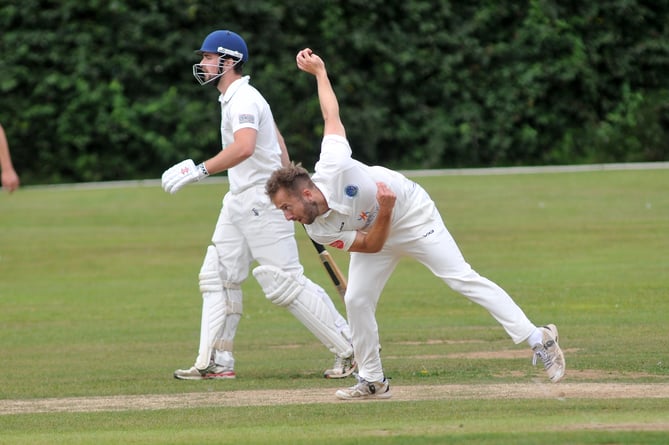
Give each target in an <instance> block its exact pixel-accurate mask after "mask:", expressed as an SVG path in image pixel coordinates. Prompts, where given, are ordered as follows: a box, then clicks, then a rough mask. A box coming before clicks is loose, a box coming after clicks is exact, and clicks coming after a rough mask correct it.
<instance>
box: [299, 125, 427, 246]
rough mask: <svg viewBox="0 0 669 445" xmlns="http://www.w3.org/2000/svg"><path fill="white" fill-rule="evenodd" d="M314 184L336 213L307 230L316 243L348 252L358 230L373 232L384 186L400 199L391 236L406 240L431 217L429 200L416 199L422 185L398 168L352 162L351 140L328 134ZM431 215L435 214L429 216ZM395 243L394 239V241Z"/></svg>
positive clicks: (317, 220)
mask: <svg viewBox="0 0 669 445" xmlns="http://www.w3.org/2000/svg"><path fill="white" fill-rule="evenodd" d="M314 170H315V172H314V175H313V176H312V178H311V179H312V180H313V181H314V183H315V184H316V186H317V187H318V188H319V190H320V191H321V192H322V193H323V195H324V196H325V199H326V200H327V203H328V206H329V207H330V210H328V211H327V212H326V213H324V214H323V215H320V216H319V217H317V218H316V219H315V220H314V222H313V223H312V224H309V225H307V226H306V228H307V232H308V233H309V236H310V237H311V238H312V239H314V240H315V241H317V242H319V243H321V244H324V245H329V246H332V247H334V248H337V249H343V250H348V249H349V248H350V247H351V245H352V244H353V242H354V241H355V236H356V231H358V230H362V231H365V230H368V229H369V227H371V226H372V225H373V224H374V221H375V220H376V216H377V214H378V211H379V205H378V203H377V202H376V189H377V187H376V183H377V182H383V183H385V184H386V185H387V186H388V187H390V189H391V190H392V191H393V192H395V194H396V195H397V200H396V201H395V208H394V209H393V215H392V227H391V233H390V237H393V236H401V233H402V230H403V229H409V228H411V227H415V226H417V225H420V224H422V223H423V222H424V221H426V220H427V219H428V216H431V212H427V214H426V212H424V211H423V210H424V207H423V205H424V204H425V202H423V200H422V199H421V200H418V201H417V200H416V199H415V197H414V193H413V192H414V191H415V190H416V188H417V184H416V183H415V182H413V181H411V180H409V179H408V178H406V177H405V176H404V175H402V174H400V173H398V172H395V171H393V170H390V169H387V168H384V167H379V166H368V165H365V164H363V163H362V162H359V161H356V160H355V159H353V158H351V147H350V146H349V143H348V141H347V140H346V138H344V137H341V136H338V135H326V136H325V137H324V138H323V142H322V144H321V155H320V159H319V161H318V162H317V163H316V166H315V168H314ZM428 214H429V215H428ZM389 239H390V238H389Z"/></svg>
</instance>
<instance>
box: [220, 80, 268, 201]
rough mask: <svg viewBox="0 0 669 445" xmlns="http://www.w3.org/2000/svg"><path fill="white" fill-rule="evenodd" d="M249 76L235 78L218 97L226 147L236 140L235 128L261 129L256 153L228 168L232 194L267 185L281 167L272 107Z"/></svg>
mask: <svg viewBox="0 0 669 445" xmlns="http://www.w3.org/2000/svg"><path fill="white" fill-rule="evenodd" d="M249 79H250V78H249V76H244V77H242V78H241V79H238V80H236V81H234V82H233V83H232V84H230V86H229V87H228V89H227V90H226V92H225V94H224V95H220V96H219V99H218V100H219V102H220V103H221V140H222V141H223V148H222V149H223V150H225V147H227V146H228V144H230V143H232V142H233V141H234V133H235V131H237V130H240V129H242V128H253V129H254V130H256V131H257V132H258V134H257V139H256V147H255V151H254V153H253V155H252V156H251V157H249V158H248V159H246V160H245V161H243V162H241V163H239V164H237V165H235V166H234V167H231V168H229V169H228V180H229V182H230V191H231V192H232V193H240V192H242V191H243V190H245V189H247V188H249V187H251V186H254V185H264V184H265V182H266V181H267V179H269V177H270V175H271V174H272V172H273V171H274V170H276V169H278V168H280V167H281V148H280V147H279V141H278V140H277V137H276V128H275V126H274V116H272V110H271V109H270V107H269V104H268V103H267V101H266V100H265V98H264V97H263V96H262V95H261V94H260V92H258V90H256V89H255V88H254V87H253V86H251V85H250V84H249Z"/></svg>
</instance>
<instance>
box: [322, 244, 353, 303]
mask: <svg viewBox="0 0 669 445" xmlns="http://www.w3.org/2000/svg"><path fill="white" fill-rule="evenodd" d="M318 256H319V258H320V259H321V263H323V267H325V271H326V272H327V273H328V275H329V276H330V279H331V280H332V283H333V284H334V285H335V287H336V288H337V293H339V296H340V297H341V301H344V295H346V286H347V284H348V283H347V282H346V277H344V274H343V273H342V272H341V270H339V267H337V263H335V262H334V259H333V258H332V256H331V255H330V253H329V252H328V251H327V250H325V249H323V251H322V252H319V253H318Z"/></svg>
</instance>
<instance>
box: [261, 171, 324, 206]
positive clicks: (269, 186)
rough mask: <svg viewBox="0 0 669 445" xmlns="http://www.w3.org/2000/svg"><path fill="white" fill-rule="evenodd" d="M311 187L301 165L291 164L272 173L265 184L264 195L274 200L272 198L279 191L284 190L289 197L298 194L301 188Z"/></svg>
mask: <svg viewBox="0 0 669 445" xmlns="http://www.w3.org/2000/svg"><path fill="white" fill-rule="evenodd" d="M313 187H314V183H313V181H312V180H311V177H310V176H309V172H308V171H307V170H306V169H305V168H304V167H302V164H299V163H298V164H295V163H294V162H291V163H290V165H288V166H286V167H281V168H280V169H278V170H275V171H274V172H272V175H271V176H270V177H269V179H268V180H267V183H266V184H265V193H267V195H268V196H269V198H270V199H272V200H274V196H275V195H276V194H277V192H278V191H279V190H280V189H286V190H287V191H288V192H289V193H290V194H291V195H294V194H297V193H299V191H300V189H301V188H313Z"/></svg>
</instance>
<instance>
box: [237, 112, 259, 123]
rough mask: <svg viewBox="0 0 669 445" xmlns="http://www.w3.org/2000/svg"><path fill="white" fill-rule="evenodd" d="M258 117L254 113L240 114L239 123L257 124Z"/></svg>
mask: <svg viewBox="0 0 669 445" xmlns="http://www.w3.org/2000/svg"><path fill="white" fill-rule="evenodd" d="M255 122H256V117H255V116H254V115H252V114H240V115H239V123H240V124H255Z"/></svg>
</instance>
